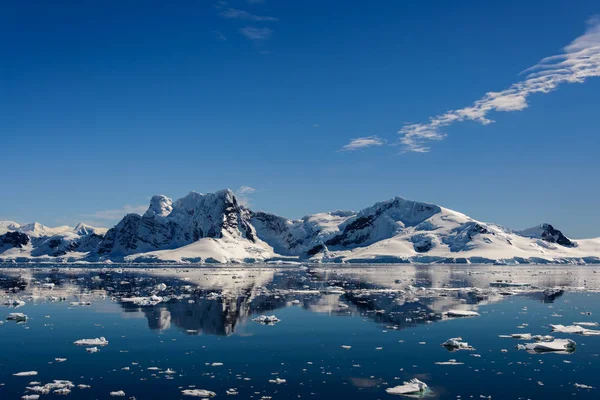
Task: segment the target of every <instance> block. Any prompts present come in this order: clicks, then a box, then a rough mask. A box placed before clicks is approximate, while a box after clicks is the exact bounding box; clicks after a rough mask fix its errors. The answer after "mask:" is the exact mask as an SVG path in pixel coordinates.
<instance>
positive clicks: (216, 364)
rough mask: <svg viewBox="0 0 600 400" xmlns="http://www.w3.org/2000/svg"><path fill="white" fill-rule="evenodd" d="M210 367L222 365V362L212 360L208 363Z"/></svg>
mask: <svg viewBox="0 0 600 400" xmlns="http://www.w3.org/2000/svg"><path fill="white" fill-rule="evenodd" d="M210 366H211V367H222V366H223V363H222V362H214V363H212V364H210Z"/></svg>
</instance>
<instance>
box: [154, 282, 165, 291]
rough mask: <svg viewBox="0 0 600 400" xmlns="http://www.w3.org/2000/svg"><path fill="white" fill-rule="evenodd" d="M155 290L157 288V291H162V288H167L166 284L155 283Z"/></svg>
mask: <svg viewBox="0 0 600 400" xmlns="http://www.w3.org/2000/svg"><path fill="white" fill-rule="evenodd" d="M156 290H158V291H159V292H162V291H163V290H167V285H166V284H164V283H159V284H158V285H156Z"/></svg>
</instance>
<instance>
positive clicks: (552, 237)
mask: <svg viewBox="0 0 600 400" xmlns="http://www.w3.org/2000/svg"><path fill="white" fill-rule="evenodd" d="M542 240H544V241H546V242H549V243H556V244H559V245H561V246H565V247H575V242H573V241H571V240H570V239H569V238H568V237H566V236H565V235H563V233H562V232H561V231H559V230H558V229H554V227H553V226H552V225H550V224H543V225H542Z"/></svg>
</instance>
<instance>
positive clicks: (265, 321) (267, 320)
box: [252, 315, 281, 325]
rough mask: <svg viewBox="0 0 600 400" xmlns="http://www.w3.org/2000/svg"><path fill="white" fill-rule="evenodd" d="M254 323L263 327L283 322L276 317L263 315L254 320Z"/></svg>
mask: <svg viewBox="0 0 600 400" xmlns="http://www.w3.org/2000/svg"><path fill="white" fill-rule="evenodd" d="M252 321H254V322H258V323H259V324H261V325H275V324H276V323H278V322H280V321H281V320H280V319H279V318H277V317H276V316H274V315H261V316H258V317H256V318H254V319H253V320H252Z"/></svg>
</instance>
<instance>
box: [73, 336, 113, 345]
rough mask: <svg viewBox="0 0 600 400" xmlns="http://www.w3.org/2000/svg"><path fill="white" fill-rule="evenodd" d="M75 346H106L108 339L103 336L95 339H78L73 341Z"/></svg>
mask: <svg viewBox="0 0 600 400" xmlns="http://www.w3.org/2000/svg"><path fill="white" fill-rule="evenodd" d="M73 344H75V345H77V346H107V345H108V340H106V338H105V337H104V336H100V337H99V338H95V339H79V340H76V341H75V342H73Z"/></svg>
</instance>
